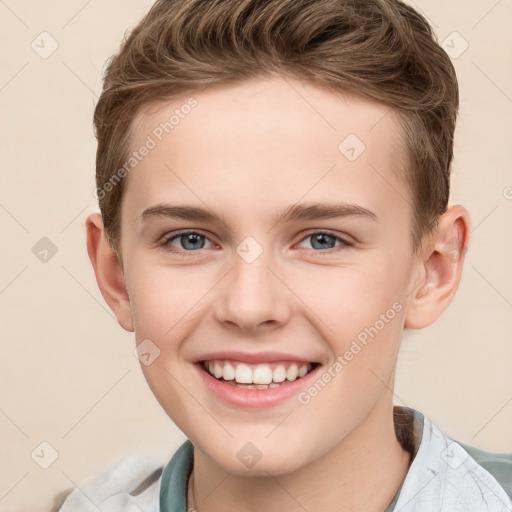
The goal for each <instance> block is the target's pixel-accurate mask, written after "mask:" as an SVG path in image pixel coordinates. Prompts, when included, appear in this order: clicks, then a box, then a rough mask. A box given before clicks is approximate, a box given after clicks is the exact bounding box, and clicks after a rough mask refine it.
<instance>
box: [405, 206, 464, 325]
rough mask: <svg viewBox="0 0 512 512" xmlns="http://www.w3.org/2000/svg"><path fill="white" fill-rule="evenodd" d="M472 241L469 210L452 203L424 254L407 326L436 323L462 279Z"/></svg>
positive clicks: (408, 313) (410, 304)
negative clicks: (469, 245) (465, 259)
mask: <svg viewBox="0 0 512 512" xmlns="http://www.w3.org/2000/svg"><path fill="white" fill-rule="evenodd" d="M468 244H469V213H468V212H467V210H466V209H465V208H464V207H462V206H459V205H457V206H452V207H450V208H449V209H448V210H447V211H446V212H445V213H444V214H443V215H442V216H441V218H440V219H439V224H438V227H437V229H436V231H435V233H434V234H433V235H431V236H430V238H429V242H428V243H427V244H426V245H425V249H424V250H423V252H422V254H421V261H420V265H421V269H420V270H421V272H420V274H421V275H420V279H419V281H418V282H417V283H415V285H414V289H413V291H412V292H411V296H412V298H411V300H410V303H409V306H408V309H407V313H406V317H405V328H409V329H422V328H423V327H427V326H428V325H430V324H432V323H434V322H435V321H436V320H437V319H438V318H439V317H440V316H441V314H442V313H443V312H444V311H445V309H446V308H447V307H448V306H449V304H450V303H451V301H452V299H453V297H454V295H455V292H456V291H457V288H458V286H459V283H460V279H461V276H462V268H463V264H464V257H465V255H466V252H467V248H468Z"/></svg>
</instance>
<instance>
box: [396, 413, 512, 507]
mask: <svg viewBox="0 0 512 512" xmlns="http://www.w3.org/2000/svg"><path fill="white" fill-rule="evenodd" d="M413 412H414V415H415V422H416V423H417V425H419V426H420V429H419V430H420V432H421V433H420V437H419V438H418V440H417V441H418V442H417V443H416V447H417V452H416V454H415V456H414V458H413V460H412V463H411V466H410V468H409V472H408V474H407V475H406V478H405V481H404V484H403V486H402V490H401V491H400V496H399V499H398V501H397V504H396V510H402V512H409V511H411V512H412V511H414V512H431V511H433V510H435V511H442V512H484V511H485V512H487V511H489V510H492V511H493V512H505V511H508V512H510V511H512V502H511V499H510V487H511V484H512V454H493V453H490V452H484V451H483V450H479V449H476V448H472V447H470V446H467V445H462V444H461V443H459V442H457V441H455V440H453V439H451V438H450V437H448V436H446V435H445V434H444V433H443V432H442V431H441V430H440V429H439V428H438V427H437V426H436V425H435V424H433V423H432V422H431V421H430V420H429V419H428V418H426V417H425V416H423V414H421V413H420V412H419V411H413Z"/></svg>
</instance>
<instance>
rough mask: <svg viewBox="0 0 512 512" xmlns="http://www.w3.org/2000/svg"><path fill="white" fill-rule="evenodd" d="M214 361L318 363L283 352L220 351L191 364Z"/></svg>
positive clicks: (199, 358) (206, 355)
mask: <svg viewBox="0 0 512 512" xmlns="http://www.w3.org/2000/svg"><path fill="white" fill-rule="evenodd" d="M214 359H230V360H233V361H240V362H242V363H251V364H258V363H278V362H281V361H295V362H297V363H318V362H319V361H314V360H313V359H304V357H300V356H294V355H291V354H286V353H285V352H255V353H254V354H250V353H247V352H237V351H232V350H230V351H226V350H225V351H221V352H210V353H208V354H203V355H202V356H200V357H197V358H196V359H195V360H194V361H193V362H194V363H199V362H200V361H213V360H214Z"/></svg>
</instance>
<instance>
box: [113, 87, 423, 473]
mask: <svg viewBox="0 0 512 512" xmlns="http://www.w3.org/2000/svg"><path fill="white" fill-rule="evenodd" d="M191 96H193V98H194V100H191V101H189V102H188V103H187V101H188V100H189V99H190V97H191ZM187 104H188V105H193V106H192V107H191V108H188V107H184V105H187ZM173 115H174V116H175V117H174V118H173V119H172V120H171V123H172V127H171V128H170V125H169V124H167V125H165V122H168V121H169V119H170V118H171V116H173ZM165 128H166V129H167V132H166V129H165ZM398 136H399V128H398V121H397V119H396V118H395V117H394V114H393V113H392V112H390V111H389V109H388V107H386V106H383V105H380V104H377V103H371V102H368V101H366V100H363V99H361V98H359V97H357V96H349V95H335V94H333V93H332V92H328V91H327V90H324V89H322V88H320V87H317V86H313V85H312V84H305V83H303V82H299V81H293V80H290V79H288V80H287V81H285V80H284V79H282V78H279V77H274V78H266V79H258V80H253V81H246V82H243V83H239V84H236V85H228V86H226V85H224V86H215V87H212V88H209V89H208V90H206V91H203V92H199V93H197V94H193V95H192V94H191V95H188V96H183V97H182V98H181V99H179V100H173V101H172V102H170V103H165V104H163V103H160V104H158V105H153V106H152V108H151V110H150V111H146V112H144V113H141V114H140V115H139V116H138V117H137V119H136V120H135V122H134V124H133V134H132V149H133V150H134V151H138V150H139V148H141V147H142V146H144V145H146V146H147V147H148V146H151V148H150V150H149V151H144V150H143V151H140V152H139V154H140V153H147V154H146V155H145V156H143V157H141V158H140V161H138V163H137V165H136V167H134V169H133V170H132V171H131V172H130V174H129V176H128V178H127V183H126V188H125V195H124V198H123V203H122V211H121V225H122V234H121V252H122V258H123V268H124V278H125V285H126V289H127V292H128V295H129V297H130V308H131V316H132V321H133V326H134V330H135V335H136V340H137V343H138V344H139V346H140V347H142V348H143V350H142V352H145V353H147V354H149V355H147V356H146V361H145V363H146V364H141V367H142V370H143V372H144V375H145V378H146V379H147V382H148V383H149V385H150V387H151V389H152V391H153V393H154V394H155V396H156V398H157V399H158V401H159V402H160V404H161V405H162V407H163V408H164V410H165V411H166V412H167V414H168V415H169V416H170V418H171V419H172V420H173V421H174V422H175V423H176V425H177V426H178V427H179V428H180V429H181V430H182V431H183V432H184V433H185V434H186V435H187V437H188V438H189V439H190V440H191V441H192V442H193V443H194V444H195V445H196V447H197V448H199V450H200V452H201V453H202V454H204V455H205V456H206V457H208V458H209V459H210V460H211V461H215V463H216V464H218V465H220V466H221V467H223V468H225V469H226V470H228V471H232V472H236V473H240V474H257V473H258V472H266V471H270V472H272V473H274V474H279V473H284V472H288V471H293V470H294V469H297V468H300V467H302V466H305V465H306V464H308V463H310V462H312V461H314V460H316V459H318V458H319V457H320V456H321V455H323V454H325V453H327V452H328V451H329V450H332V449H334V448H335V447H336V446H340V444H343V443H346V442H348V441H347V440H348V439H349V438H352V439H354V438H356V437H357V433H358V432H360V431H362V430H364V429H368V428H373V427H375V428H377V430H378V425H379V422H382V417H383V415H384V414H389V411H390V410H391V406H392V405H391V403H392V401H391V392H390V388H391V387H392V385H393V375H394V369H395V364H396V358H397V351H398V346H399V341H400V335H401V333H402V330H403V326H404V314H405V311H406V310H407V303H408V297H409V295H408V294H409V293H410V292H411V289H412V288H413V286H414V281H415V276H416V263H415V259H414V257H413V251H412V248H411V242H410V231H411V206H410V201H411V199H410V198H411V194H410V191H409V190H408V187H407V185H406V183H405V180H404V179H403V178H402V177H401V174H400V171H399V169H398V165H399V163H400V157H399V150H398V149H397V148H398V140H399V139H398ZM148 137H149V138H148ZM149 139H151V140H152V141H153V142H149ZM153 143H154V144H153ZM205 361H206V364H205ZM215 361H217V363H215ZM207 367H210V368H211V371H212V372H213V373H216V375H217V377H218V378H216V377H215V376H212V375H209V374H208V370H207V369H206V368H207ZM308 369H310V371H309V373H307V374H306V375H303V373H304V372H305V370H308ZM301 375H303V376H302V377H301ZM233 376H235V379H233ZM284 376H286V377H284ZM221 379H223V380H221ZM270 379H272V382H274V384H273V385H272V384H270V387H269V384H268V383H269V380H270ZM283 379H284V380H283ZM235 381H241V383H242V386H241V387H236V386H234V385H233V383H234V382H235ZM254 381H256V383H258V382H259V384H258V386H259V387H260V388H261V389H259V388H257V387H256V385H255V387H254V388H253V389H251V388H249V387H247V386H250V385H251V384H248V383H249V382H254ZM244 382H245V386H244V384H243V383H244ZM280 382H281V383H280ZM372 425H373V427H372ZM251 457H253V459H254V457H256V459H257V458H258V457H261V458H260V459H259V460H258V462H257V464H252V463H251V462H249V461H250V460H251ZM254 460H255V459H254ZM251 464H252V465H251Z"/></svg>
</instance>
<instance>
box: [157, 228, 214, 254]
mask: <svg viewBox="0 0 512 512" xmlns="http://www.w3.org/2000/svg"><path fill="white" fill-rule="evenodd" d="M174 240H178V241H179V242H180V245H181V247H179V248H178V249H185V251H189V252H190V251H194V250H195V249H203V248H204V243H205V240H207V238H206V237H205V236H204V235H201V234H200V233H196V232H195V231H187V232H185V233H183V232H182V233H178V234H177V235H173V236H171V237H169V238H167V239H165V240H164V241H163V242H162V246H164V247H167V246H172V244H171V242H173V241H174Z"/></svg>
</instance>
